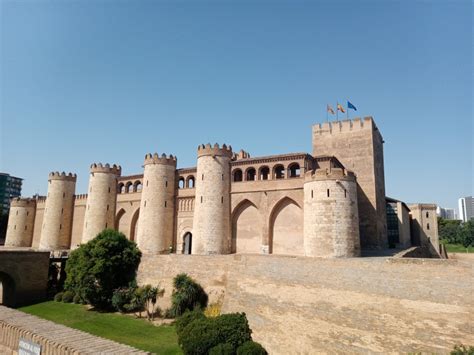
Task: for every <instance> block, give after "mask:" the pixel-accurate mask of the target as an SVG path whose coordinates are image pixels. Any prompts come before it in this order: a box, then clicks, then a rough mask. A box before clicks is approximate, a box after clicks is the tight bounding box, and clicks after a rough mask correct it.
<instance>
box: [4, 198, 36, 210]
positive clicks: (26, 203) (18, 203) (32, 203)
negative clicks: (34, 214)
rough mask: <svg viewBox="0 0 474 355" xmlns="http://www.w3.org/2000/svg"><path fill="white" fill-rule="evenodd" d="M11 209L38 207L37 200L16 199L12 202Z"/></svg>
mask: <svg viewBox="0 0 474 355" xmlns="http://www.w3.org/2000/svg"><path fill="white" fill-rule="evenodd" d="M11 207H36V199H34V198H22V197H14V198H12V199H11V200H10V208H11Z"/></svg>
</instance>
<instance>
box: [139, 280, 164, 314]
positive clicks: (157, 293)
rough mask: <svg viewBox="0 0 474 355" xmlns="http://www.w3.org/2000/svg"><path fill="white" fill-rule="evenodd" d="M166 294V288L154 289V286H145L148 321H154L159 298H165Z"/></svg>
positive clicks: (144, 294) (158, 287)
mask: <svg viewBox="0 0 474 355" xmlns="http://www.w3.org/2000/svg"><path fill="white" fill-rule="evenodd" d="M164 293H165V289H164V288H160V286H159V285H158V286H157V287H153V286H152V285H145V286H143V298H144V301H145V310H146V314H147V318H148V320H153V319H154V318H155V305H156V301H157V300H158V297H163V295H164Z"/></svg>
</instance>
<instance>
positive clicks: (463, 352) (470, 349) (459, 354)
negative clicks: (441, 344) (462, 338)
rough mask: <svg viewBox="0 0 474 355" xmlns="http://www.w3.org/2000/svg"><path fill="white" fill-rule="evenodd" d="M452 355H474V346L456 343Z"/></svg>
mask: <svg viewBox="0 0 474 355" xmlns="http://www.w3.org/2000/svg"><path fill="white" fill-rule="evenodd" d="M451 355H474V346H466V345H463V344H460V345H454V350H453V351H451Z"/></svg>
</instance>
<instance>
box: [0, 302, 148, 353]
mask: <svg viewBox="0 0 474 355" xmlns="http://www.w3.org/2000/svg"><path fill="white" fill-rule="evenodd" d="M20 338H24V339H27V340H29V341H32V342H35V343H38V344H40V345H41V354H149V353H148V352H145V351H142V350H138V349H135V348H132V347H131V346H128V345H124V344H120V343H117V342H115V341H112V340H108V339H104V338H100V337H97V336H95V335H91V334H89V333H86V332H83V331H80V330H76V329H72V328H69V327H66V326H64V325H61V324H56V323H54V322H51V321H49V320H45V319H41V318H38V317H36V316H33V315H30V314H27V313H23V312H20V311H17V310H15V309H11V308H7V307H3V306H0V353H2V354H16V353H17V352H18V342H19V340H20Z"/></svg>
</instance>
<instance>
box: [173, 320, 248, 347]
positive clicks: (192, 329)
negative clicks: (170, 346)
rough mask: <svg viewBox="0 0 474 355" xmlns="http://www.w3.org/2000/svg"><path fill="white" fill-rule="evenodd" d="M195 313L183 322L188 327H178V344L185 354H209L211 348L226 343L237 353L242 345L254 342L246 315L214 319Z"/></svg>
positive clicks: (180, 325) (181, 325) (182, 325)
mask: <svg viewBox="0 0 474 355" xmlns="http://www.w3.org/2000/svg"><path fill="white" fill-rule="evenodd" d="M193 313H194V312H188V313H185V315H186V317H185V318H183V319H182V320H181V322H182V323H186V322H187V323H188V324H187V325H186V324H179V325H178V324H177V326H176V329H177V330H176V332H177V334H178V343H179V345H180V346H181V349H183V351H184V353H185V354H196V355H198V354H207V353H208V352H209V351H210V349H211V348H214V347H216V346H218V345H219V344H224V343H225V344H228V345H230V347H231V348H232V351H233V353H235V351H236V350H237V348H238V347H239V346H240V345H242V344H243V343H245V342H248V341H250V340H252V337H251V333H252V331H251V330H250V328H249V325H248V322H247V317H246V316H245V313H230V314H223V315H221V316H218V317H214V318H206V317H205V316H199V315H198V314H196V313H194V314H193ZM183 316H184V315H183ZM192 318H194V319H192ZM178 320H179V318H178ZM177 323H178V321H177ZM178 329H179V330H178ZM227 347H228V346H227ZM218 349H220V348H218ZM218 349H216V351H217V350H218Z"/></svg>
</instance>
